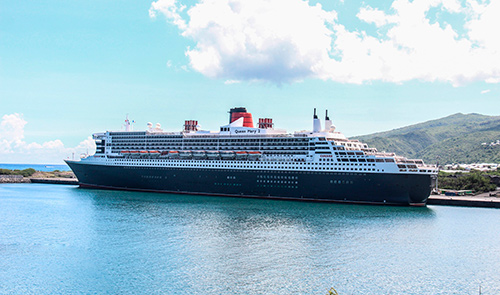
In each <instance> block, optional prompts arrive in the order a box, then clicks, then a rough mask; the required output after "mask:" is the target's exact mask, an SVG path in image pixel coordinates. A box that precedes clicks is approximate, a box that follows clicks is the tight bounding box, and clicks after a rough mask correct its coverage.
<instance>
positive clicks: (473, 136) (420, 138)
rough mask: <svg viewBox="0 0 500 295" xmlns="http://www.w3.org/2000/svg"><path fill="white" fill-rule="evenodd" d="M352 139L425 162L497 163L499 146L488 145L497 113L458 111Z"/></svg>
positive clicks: (495, 134)
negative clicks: (481, 113)
mask: <svg viewBox="0 0 500 295" xmlns="http://www.w3.org/2000/svg"><path fill="white" fill-rule="evenodd" d="M356 139H359V140H360V141H362V142H366V143H367V144H368V145H369V146H372V147H376V148H377V149H378V150H379V151H387V152H395V153H397V154H399V155H402V156H405V157H408V158H421V159H423V160H424V161H425V162H426V163H429V164H434V163H436V161H437V160H439V163H440V164H451V163H483V162H494V163H500V145H495V146H490V145H489V144H490V143H491V142H496V141H497V140H500V116H485V115H480V114H460V113H459V114H454V115H451V116H448V117H445V118H441V119H437V120H432V121H427V122H424V123H419V124H415V125H411V126H407V127H403V128H398V129H394V130H391V131H386V132H380V133H374V134H370V135H364V136H358V137H356ZM482 143H487V145H482Z"/></svg>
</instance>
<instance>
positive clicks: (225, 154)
mask: <svg viewBox="0 0 500 295" xmlns="http://www.w3.org/2000/svg"><path fill="white" fill-rule="evenodd" d="M220 156H221V158H222V159H224V160H232V159H234V158H235V154H234V152H233V151H221V152H220Z"/></svg>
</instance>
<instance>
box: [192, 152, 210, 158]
mask: <svg viewBox="0 0 500 295" xmlns="http://www.w3.org/2000/svg"><path fill="white" fill-rule="evenodd" d="M193 157H194V158H195V159H205V158H206V157H207V154H206V153H205V151H193Z"/></svg>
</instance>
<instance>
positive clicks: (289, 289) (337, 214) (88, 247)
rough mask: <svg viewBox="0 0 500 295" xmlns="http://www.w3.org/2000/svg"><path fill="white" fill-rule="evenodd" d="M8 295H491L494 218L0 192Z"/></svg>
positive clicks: (495, 262)
mask: <svg viewBox="0 0 500 295" xmlns="http://www.w3.org/2000/svg"><path fill="white" fill-rule="evenodd" d="M0 216H2V218H0V256H1V258H2V259H0V270H2V269H3V270H5V269H8V270H9V272H1V271H0V290H2V292H5V293H12V294H21V293H23V294H24V293H38V294H53V293H111V294H116V293H126V294H127V293H134V294H136V293H166V294H184V293H192V294H234V293H237V294H279V293H286V294H289V293H292V294H326V291H327V290H328V289H329V288H330V287H335V288H336V289H337V290H338V291H339V292H340V293H341V294H360V293H364V294H372V293H380V294H388V293H391V294H421V293H424V294H439V293H443V294H445V293H453V292H455V290H463V291H465V292H464V293H474V292H475V291H477V287H478V286H479V284H480V283H481V284H482V286H483V292H484V293H487V292H489V293H491V294H494V293H498V292H500V283H498V280H496V278H497V271H498V269H500V236H499V235H497V224H499V223H500V210H488V209H476V208H453V207H428V208H409V207H389V206H387V207H385V206H362V205H340V204H325V203H321V204H320V203H305V202H291V201H273V200H254V199H238V198H221V197H202V196H190V195H175V194H152V193H151V194H149V193H135V192H121V191H103V190H87V189H78V188H75V187H65V186H50V185H41V186H37V185H26V186H18V187H15V186H1V187H0Z"/></svg>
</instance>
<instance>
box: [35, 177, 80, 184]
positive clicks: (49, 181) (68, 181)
mask: <svg viewBox="0 0 500 295" xmlns="http://www.w3.org/2000/svg"><path fill="white" fill-rule="evenodd" d="M30 180H31V183H46V184H67V185H78V179H76V178H31V179H30Z"/></svg>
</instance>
